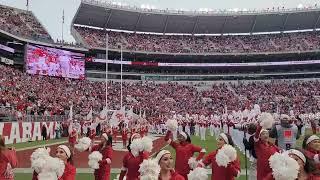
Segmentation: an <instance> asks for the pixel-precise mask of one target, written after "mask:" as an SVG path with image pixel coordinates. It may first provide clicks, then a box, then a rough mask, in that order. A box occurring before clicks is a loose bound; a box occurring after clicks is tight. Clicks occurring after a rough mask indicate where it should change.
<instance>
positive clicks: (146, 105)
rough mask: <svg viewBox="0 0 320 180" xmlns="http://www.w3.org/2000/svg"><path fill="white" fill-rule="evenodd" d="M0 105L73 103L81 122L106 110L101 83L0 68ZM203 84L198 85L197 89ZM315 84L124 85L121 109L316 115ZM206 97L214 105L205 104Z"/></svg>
mask: <svg viewBox="0 0 320 180" xmlns="http://www.w3.org/2000/svg"><path fill="white" fill-rule="evenodd" d="M0 76H1V77H3V78H2V79H1V81H0V106H1V105H2V106H7V107H11V108H14V109H15V110H16V111H19V112H21V113H22V114H23V115H26V114H39V115H43V114H51V115H67V114H68V110H69V107H70V104H71V102H73V103H74V106H73V114H74V115H75V118H76V119H81V118H83V117H84V116H85V115H86V114H87V113H88V112H89V111H90V108H91V107H93V111H94V112H95V113H99V112H100V111H101V110H102V107H103V106H104V103H105V102H104V99H105V84H104V83H103V82H90V81H87V80H66V79H60V78H51V77H45V76H30V75H27V74H26V73H23V72H21V71H20V70H18V69H14V68H12V67H7V66H3V65H0ZM109 85H110V86H109V89H108V92H109V95H108V100H109V108H111V109H119V108H120V83H116V82H110V84H109ZM199 86H200V87H201V85H198V87H199ZM319 88H320V82H319V81H310V82H302V81H295V82H288V81H287V82H286V81H277V82H259V83H250V84H240V85H231V84H220V85H214V86H212V87H210V88H209V89H203V88H202V91H200V90H198V88H197V86H187V85H182V84H178V83H165V84H155V83H153V82H149V83H145V84H143V83H142V82H137V83H133V82H125V83H124V84H123V90H124V92H123V97H124V105H125V106H126V107H133V108H134V109H135V110H139V109H140V108H141V109H144V110H146V111H147V113H148V114H149V115H151V116H149V117H150V118H152V117H158V116H159V115H160V114H161V115H163V114H167V113H169V112H170V111H175V112H177V113H181V114H185V113H192V114H205V115H206V114H211V113H213V112H217V113H222V112H223V110H224V108H225V107H227V108H228V110H236V111H237V110H240V109H244V108H248V109H249V107H252V106H253V105H254V104H259V105H260V107H261V110H262V111H265V110H269V111H273V112H275V111H277V109H278V110H280V111H281V112H282V113H288V112H289V110H291V109H293V110H294V112H296V113H297V112H300V113H310V112H318V111H319V110H320V104H319V101H318V98H319V97H320V91H318V89H319ZM204 98H210V99H211V100H212V101H211V102H208V101H204Z"/></svg>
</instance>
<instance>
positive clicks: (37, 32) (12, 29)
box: [0, 6, 53, 42]
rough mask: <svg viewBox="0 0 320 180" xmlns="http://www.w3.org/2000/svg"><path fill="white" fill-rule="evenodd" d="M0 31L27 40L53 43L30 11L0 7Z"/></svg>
mask: <svg viewBox="0 0 320 180" xmlns="http://www.w3.org/2000/svg"><path fill="white" fill-rule="evenodd" d="M0 29H2V30H4V31H7V32H9V33H11V34H14V35H17V36H21V37H24V38H28V39H33V40H38V41H46V42H53V40H52V38H51V36H50V35H49V34H48V32H47V31H46V30H45V29H44V27H43V26H42V25H41V24H40V22H39V21H38V20H37V18H36V17H35V16H34V15H33V14H32V12H30V11H24V10H20V9H15V8H10V7H7V6H0Z"/></svg>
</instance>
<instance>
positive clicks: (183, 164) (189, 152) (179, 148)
mask: <svg viewBox="0 0 320 180" xmlns="http://www.w3.org/2000/svg"><path fill="white" fill-rule="evenodd" d="M165 141H167V142H168V143H169V144H170V146H171V147H173V148H174V149H175V151H176V163H175V169H176V171H177V172H178V173H179V174H181V175H182V176H183V177H184V178H185V179H188V178H187V176H188V174H189V172H190V167H189V164H188V161H189V159H190V158H191V157H193V154H194V153H196V152H198V153H199V155H198V157H197V158H196V160H197V161H198V160H200V159H202V157H203V156H204V154H205V152H206V150H205V149H202V148H201V147H199V146H195V145H193V144H191V139H190V136H188V135H187V134H186V133H185V132H183V131H182V132H181V133H180V134H178V142H175V141H172V132H171V131H168V132H167V134H166V136H165Z"/></svg>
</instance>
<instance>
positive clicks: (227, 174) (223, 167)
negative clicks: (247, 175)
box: [199, 133, 240, 180]
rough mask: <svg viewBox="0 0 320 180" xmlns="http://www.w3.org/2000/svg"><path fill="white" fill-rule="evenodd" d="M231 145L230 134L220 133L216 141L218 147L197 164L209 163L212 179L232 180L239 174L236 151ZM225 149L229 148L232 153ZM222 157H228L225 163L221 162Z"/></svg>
mask: <svg viewBox="0 0 320 180" xmlns="http://www.w3.org/2000/svg"><path fill="white" fill-rule="evenodd" d="M233 146H234V143H233V140H232V138H231V136H230V135H229V134H226V133H221V134H220V135H219V138H218V142H217V147H218V149H217V150H215V151H213V152H211V153H209V155H207V156H206V157H205V158H204V160H203V161H202V162H201V163H200V164H199V166H200V167H201V166H204V165H205V166H208V165H211V168H212V175H211V179H212V180H214V179H219V180H234V179H235V177H238V176H239V175H240V160H239V158H238V157H237V154H236V153H237V152H236V150H235V148H234V147H233ZM225 149H228V151H229V152H230V150H231V152H232V153H231V154H229V153H227V152H226V150H225ZM228 154H229V155H228ZM220 155H224V156H220ZM224 158H228V160H227V161H228V162H227V164H224V163H222V161H224V160H223V159H224Z"/></svg>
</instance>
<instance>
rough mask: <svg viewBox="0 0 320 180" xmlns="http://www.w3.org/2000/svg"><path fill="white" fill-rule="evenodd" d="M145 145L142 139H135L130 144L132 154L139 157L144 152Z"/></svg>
mask: <svg viewBox="0 0 320 180" xmlns="http://www.w3.org/2000/svg"><path fill="white" fill-rule="evenodd" d="M143 148H144V146H143V143H142V140H141V139H134V140H133V141H132V142H131V144H130V149H131V153H132V154H133V156H135V157H137V156H138V155H139V153H140V152H141V151H143Z"/></svg>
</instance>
